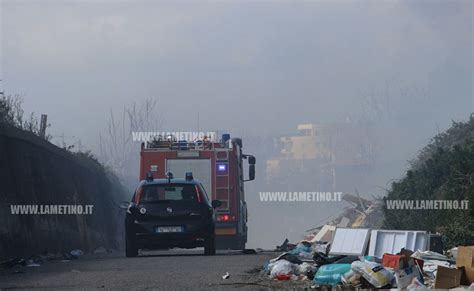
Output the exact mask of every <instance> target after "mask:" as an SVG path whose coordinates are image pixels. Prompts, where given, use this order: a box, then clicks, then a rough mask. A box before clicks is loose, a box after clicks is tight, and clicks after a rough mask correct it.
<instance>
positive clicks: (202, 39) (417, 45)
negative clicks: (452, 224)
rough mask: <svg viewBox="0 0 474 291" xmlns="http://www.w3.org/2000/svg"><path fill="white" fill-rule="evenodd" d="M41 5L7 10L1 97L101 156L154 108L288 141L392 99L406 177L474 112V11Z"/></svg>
mask: <svg viewBox="0 0 474 291" xmlns="http://www.w3.org/2000/svg"><path fill="white" fill-rule="evenodd" d="M39 2H40V1H20V0H19V1H9V0H3V1H1V0H0V3H1V4H0V5H1V6H0V9H1V14H0V17H1V22H0V23H1V34H0V36H1V49H2V54H1V63H0V65H1V67H0V72H1V78H2V79H3V82H2V84H1V86H2V87H3V89H4V90H5V91H6V93H7V94H15V93H19V94H22V95H23V96H24V100H25V104H24V107H25V109H26V111H27V112H31V111H34V112H36V113H39V114H40V113H47V114H48V115H49V122H50V123H51V124H52V127H51V128H49V129H48V130H49V133H50V134H53V135H59V134H61V133H64V134H66V135H73V136H76V138H80V139H81V140H82V142H83V144H84V145H86V146H87V147H88V148H91V149H95V148H96V146H97V143H98V141H97V137H98V134H99V132H100V131H103V130H104V129H105V126H106V125H105V124H106V120H107V115H108V112H109V110H110V109H112V110H114V111H117V112H118V111H120V110H121V108H123V107H124V106H127V105H129V104H130V103H131V102H133V101H139V100H142V99H144V98H147V97H156V98H157V99H158V102H159V106H160V111H161V112H162V114H163V117H164V119H165V127H163V128H160V129H161V130H170V131H175V130H179V131H191V130H196V128H197V112H199V113H200V114H199V115H200V129H201V130H203V131H208V130H214V129H226V130H228V131H230V132H232V133H239V134H247V135H280V134H284V133H288V132H291V131H294V130H295V128H296V125H297V124H298V123H305V122H315V123H316V122H336V121H344V120H346V117H347V116H354V115H358V114H360V112H361V110H362V109H363V107H362V106H361V104H362V103H363V102H364V100H365V99H364V96H367V95H371V94H372V93H373V94H375V95H380V94H385V93H386V92H389V95H390V98H389V99H390V102H389V103H387V104H385V105H386V107H387V108H386V109H387V110H386V111H387V117H386V119H385V122H384V124H383V125H382V127H386V128H387V129H389V130H388V132H387V135H390V138H391V140H390V142H388V143H387V144H388V145H391V146H392V148H387V149H386V150H387V151H388V150H390V151H394V152H395V151H396V152H399V154H398V155H394V156H393V159H395V160H396V162H397V165H401V164H403V163H405V162H406V160H407V159H408V158H410V157H413V156H414V155H415V154H416V150H418V149H420V148H421V147H422V146H423V145H424V144H426V142H427V141H428V139H429V138H430V137H432V136H433V135H434V134H435V133H437V132H438V129H439V130H443V129H446V128H447V127H449V125H450V122H451V120H453V119H454V120H465V119H467V118H468V115H469V113H471V112H473V111H474V100H473V92H472V84H473V82H474V79H473V75H472V69H473V44H472V40H473V5H472V1H469V0H465V1H436V0H430V1H428V0H426V1H305V2H303V1H153V2H152V1H127V2H121V3H115V1H41V2H40V3H41V4H40V3H39ZM407 92H408V93H407ZM417 92H422V93H420V94H418V93H417ZM391 132H394V133H396V134H391ZM402 148H405V151H402ZM251 150H256V149H251ZM259 161H261V159H260V160H259ZM398 167H399V166H396V167H393V168H392V169H391V170H393V173H399V174H400V175H401V174H402V170H401V169H399V168H398ZM382 180H383V179H382ZM381 183H385V181H384V182H381ZM253 207H254V208H253V209H255V206H253ZM268 219H271V218H268ZM301 219H303V218H301ZM262 221H263V220H262ZM269 221H270V222H271V220H269ZM264 222H265V223H267V221H264ZM309 224H310V223H309ZM309 226H311V225H309ZM282 228H284V227H282ZM300 231H301V229H298V230H297V231H295V232H300ZM275 235H278V236H280V234H275Z"/></svg>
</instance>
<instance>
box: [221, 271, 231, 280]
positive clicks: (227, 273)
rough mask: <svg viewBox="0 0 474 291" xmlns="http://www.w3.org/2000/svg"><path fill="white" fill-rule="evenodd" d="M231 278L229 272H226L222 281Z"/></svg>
mask: <svg viewBox="0 0 474 291" xmlns="http://www.w3.org/2000/svg"><path fill="white" fill-rule="evenodd" d="M229 278H230V274H229V272H226V273H225V275H224V276H222V280H227V279H229Z"/></svg>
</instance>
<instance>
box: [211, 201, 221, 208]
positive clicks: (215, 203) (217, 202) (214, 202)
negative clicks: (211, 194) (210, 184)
mask: <svg viewBox="0 0 474 291" xmlns="http://www.w3.org/2000/svg"><path fill="white" fill-rule="evenodd" d="M211 204H212V208H214V209H215V208H219V207H221V206H222V201H220V200H212V202H211Z"/></svg>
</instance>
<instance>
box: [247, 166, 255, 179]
mask: <svg viewBox="0 0 474 291" xmlns="http://www.w3.org/2000/svg"><path fill="white" fill-rule="evenodd" d="M253 180H255V164H253V165H252V164H250V165H249V179H248V181H253Z"/></svg>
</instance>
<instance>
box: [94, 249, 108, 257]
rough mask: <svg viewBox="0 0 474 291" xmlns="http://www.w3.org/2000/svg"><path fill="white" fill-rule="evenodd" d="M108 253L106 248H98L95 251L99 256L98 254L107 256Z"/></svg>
mask: <svg viewBox="0 0 474 291" xmlns="http://www.w3.org/2000/svg"><path fill="white" fill-rule="evenodd" d="M106 253H107V249H106V248H104V247H98V248H96V249H95V250H94V254H96V255H98V254H106Z"/></svg>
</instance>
